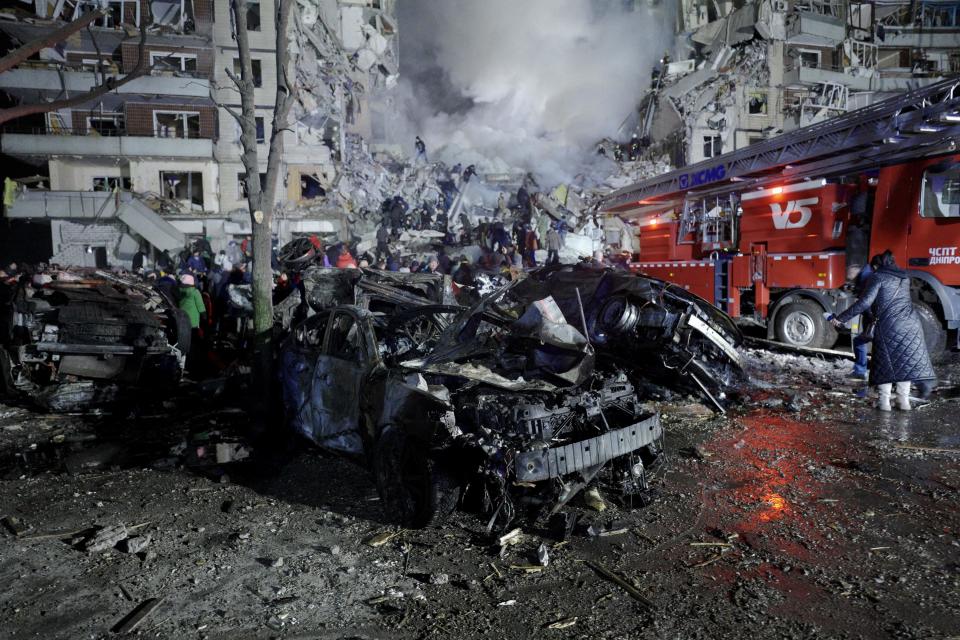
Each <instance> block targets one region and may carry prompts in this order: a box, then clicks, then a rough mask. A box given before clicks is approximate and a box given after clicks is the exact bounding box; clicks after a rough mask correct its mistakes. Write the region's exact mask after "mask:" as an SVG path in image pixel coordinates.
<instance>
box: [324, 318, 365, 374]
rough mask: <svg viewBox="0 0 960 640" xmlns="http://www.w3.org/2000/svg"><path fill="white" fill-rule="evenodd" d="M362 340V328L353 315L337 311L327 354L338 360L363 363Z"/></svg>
mask: <svg viewBox="0 0 960 640" xmlns="http://www.w3.org/2000/svg"><path fill="white" fill-rule="evenodd" d="M361 342H362V341H361V332H360V328H359V327H358V326H357V323H356V322H355V321H354V319H353V316H351V315H350V314H349V313H344V312H337V313H335V314H334V316H333V326H332V327H331V328H330V342H329V344H328V346H327V355H329V356H330V357H331V358H336V359H338V360H347V361H349V362H357V363H361V362H363V356H364V353H363V345H362V344H361Z"/></svg>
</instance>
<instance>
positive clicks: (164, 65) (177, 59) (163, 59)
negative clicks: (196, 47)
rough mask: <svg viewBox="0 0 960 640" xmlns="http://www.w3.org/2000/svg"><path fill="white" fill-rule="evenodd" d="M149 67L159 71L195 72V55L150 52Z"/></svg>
mask: <svg viewBox="0 0 960 640" xmlns="http://www.w3.org/2000/svg"><path fill="white" fill-rule="evenodd" d="M150 66H151V67H153V68H155V69H159V70H161V71H181V72H183V73H196V72H197V55H196V54H194V53H167V52H164V51H151V52H150Z"/></svg>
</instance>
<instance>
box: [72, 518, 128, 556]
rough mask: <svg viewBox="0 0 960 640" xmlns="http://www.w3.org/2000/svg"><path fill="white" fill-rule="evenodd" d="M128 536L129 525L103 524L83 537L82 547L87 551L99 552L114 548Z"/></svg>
mask: <svg viewBox="0 0 960 640" xmlns="http://www.w3.org/2000/svg"><path fill="white" fill-rule="evenodd" d="M127 536H128V533H127V527H126V526H124V525H123V524H116V525H107V526H101V527H98V528H97V529H96V530H94V531H93V532H92V533H91V534H90V535H89V536H88V537H86V538H85V539H83V540H82V541H81V542H80V547H81V548H82V549H83V550H84V551H86V552H87V553H99V552H101V551H106V550H108V549H112V548H114V547H115V546H117V544H118V543H119V542H120V541H122V540H126V538H127Z"/></svg>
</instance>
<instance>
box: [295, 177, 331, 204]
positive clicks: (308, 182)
mask: <svg viewBox="0 0 960 640" xmlns="http://www.w3.org/2000/svg"><path fill="white" fill-rule="evenodd" d="M325 195H327V192H326V191H325V190H324V188H323V187H322V186H320V181H319V180H317V178H316V176H312V175H310V174H309V173H301V174H300V199H301V200H312V199H314V198H319V197H321V196H325Z"/></svg>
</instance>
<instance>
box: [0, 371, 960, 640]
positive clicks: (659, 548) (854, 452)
mask: <svg viewBox="0 0 960 640" xmlns="http://www.w3.org/2000/svg"><path fill="white" fill-rule="evenodd" d="M750 362H751V368H752V374H753V376H754V379H755V380H756V381H757V387H756V388H755V389H751V390H748V391H747V392H746V393H747V394H748V395H749V396H750V397H749V398H748V399H747V401H746V402H745V403H744V405H743V407H742V408H741V409H739V410H737V411H735V412H733V413H731V414H730V415H729V416H727V417H715V416H713V415H712V414H710V413H709V412H708V411H706V410H704V409H703V407H701V406H699V405H697V404H691V403H689V402H681V403H672V404H664V405H662V406H661V409H662V411H663V412H664V419H665V423H666V425H667V432H668V441H667V445H668V452H669V454H670V461H669V466H668V467H666V469H665V471H664V472H663V473H662V474H661V475H659V476H658V477H657V479H656V481H655V484H656V486H657V491H656V496H655V499H654V501H653V502H652V503H651V504H649V505H647V506H645V507H642V508H639V507H637V508H629V506H627V505H617V504H615V503H614V501H612V500H610V501H609V503H610V506H609V508H608V509H607V510H606V511H604V512H602V513H598V512H596V511H594V510H591V509H589V508H588V507H586V506H585V505H584V504H583V502H582V501H580V500H578V501H576V505H575V506H574V507H573V508H572V509H571V511H573V512H575V513H577V514H579V516H580V524H579V525H578V526H577V527H576V528H575V529H574V532H573V534H572V535H571V536H570V537H569V538H568V539H567V540H566V541H563V542H558V541H557V540H556V539H553V538H551V537H550V532H548V531H547V530H546V529H542V528H538V527H526V528H525V529H524V532H523V536H522V537H521V538H520V540H519V542H517V543H516V544H513V545H507V546H506V547H505V548H504V550H503V551H502V552H501V548H500V546H499V545H498V544H491V540H490V538H488V537H487V536H486V535H485V534H484V531H483V529H484V523H483V522H481V520H480V519H479V518H478V517H476V516H475V515H474V514H470V513H461V514H457V515H456V516H454V518H453V519H452V520H451V521H448V522H447V523H446V524H445V525H443V526H442V527H440V528H433V529H426V530H419V531H404V532H400V533H398V534H397V535H396V536H394V537H392V538H390V539H389V540H387V541H386V542H384V543H383V544H380V545H379V546H371V538H374V541H373V542H374V543H376V542H381V541H383V539H384V538H386V537H387V536H379V538H378V535H379V534H382V533H384V532H389V531H392V529H391V528H390V527H389V526H388V525H387V524H385V523H384V521H383V516H382V513H381V508H380V505H379V503H378V498H377V493H376V490H375V488H374V484H373V481H372V478H371V477H369V475H368V474H367V473H366V472H365V471H363V470H362V469H361V468H360V467H358V466H355V465H353V464H352V463H350V462H347V461H345V460H342V459H339V458H335V457H329V456H325V455H323V454H320V453H317V452H314V451H304V452H302V453H300V454H297V455H295V456H294V457H293V458H292V459H291V460H289V463H288V464H287V465H286V466H285V467H284V468H283V469H282V470H281V471H280V472H279V473H278V474H276V475H273V476H270V477H264V476H262V475H259V474H256V473H254V472H253V471H254V470H253V469H252V468H250V467H248V466H245V465H246V463H244V462H240V463H231V464H226V465H219V466H218V465H216V464H214V463H213V462H209V463H208V462H205V461H206V460H207V459H208V456H210V455H212V454H211V452H210V450H211V449H212V448H214V445H213V444H212V443H214V442H215V441H217V440H218V439H219V440H220V441H228V440H230V432H231V431H232V430H233V429H234V428H236V427H238V426H240V425H242V421H243V419H244V416H243V414H242V413H239V412H237V411H235V410H229V409H223V410H214V409H212V408H211V405H210V403H207V402H205V401H204V400H203V399H202V398H201V397H199V396H189V397H186V398H185V399H183V400H182V401H180V402H178V403H177V404H176V406H173V405H168V407H167V409H166V410H164V411H158V412H156V413H153V414H149V413H146V412H145V411H144V410H143V409H142V408H141V410H140V411H139V415H138V416H137V418H136V420H128V419H126V418H123V419H121V418H120V416H119V415H117V416H114V417H113V418H91V417H81V416H60V417H54V416H37V415H33V414H30V413H27V412H26V411H24V410H21V409H15V408H2V409H0V438H2V440H0V446H2V456H3V458H2V459H3V472H4V473H5V477H4V480H3V481H2V485H0V486H2V491H0V515H2V516H7V517H9V516H14V517H16V518H18V519H19V520H20V523H19V526H20V527H23V529H22V530H21V534H20V536H19V537H14V535H13V534H12V533H11V531H9V530H4V532H3V533H4V535H5V536H6V537H5V539H3V540H0V581H2V583H3V584H4V591H3V594H2V595H0V628H2V629H3V634H2V635H3V636H4V637H10V638H27V637H43V638H80V637H93V638H98V637H110V636H112V635H115V634H113V633H111V628H114V627H115V626H116V625H118V623H120V622H121V621H122V620H123V619H124V618H125V616H127V615H128V614H129V613H130V612H131V611H133V610H134V609H135V608H136V607H137V606H138V605H139V604H140V603H141V602H143V601H145V600H147V599H149V598H162V599H163V600H162V602H160V604H159V606H158V607H157V608H156V609H154V610H153V611H152V612H151V613H150V614H149V615H148V616H147V617H145V618H144V619H143V621H142V622H141V623H140V624H139V626H138V627H137V629H136V631H135V632H134V633H140V634H142V635H143V636H144V637H163V638H192V637H196V638H211V639H213V638H238V637H243V638H261V637H262V638H269V637H283V638H351V637H352V638H423V637H438V638H439V637H459V638H464V639H466V638H487V637H489V638H503V637H517V638H524V637H578V638H579V637H582V638H598V637H602V638H664V637H675V638H719V637H724V638H744V637H755V638H769V637H777V638H783V637H791V638H793V637H831V638H881V637H896V638H947V637H956V635H957V634H958V633H960V632H958V630H960V604H958V601H957V597H956V594H957V593H958V592H960V509H958V501H957V497H958V488H960V432H958V428H957V426H956V425H957V421H956V417H955V416H956V412H957V407H958V406H960V405H958V401H960V394H958V393H956V391H955V387H954V386H953V385H954V384H955V383H956V380H955V379H956V378H958V377H960V367H958V366H957V364H956V363H953V364H952V365H948V366H946V367H944V368H943V369H941V373H943V374H944V378H945V381H944V385H945V387H946V388H945V389H944V390H942V391H941V393H940V395H939V396H938V397H937V399H936V400H935V401H934V402H933V403H932V404H930V405H927V406H923V407H921V408H918V409H916V410H914V411H913V412H912V413H909V414H908V413H902V412H894V413H891V414H880V413H879V412H876V411H874V410H873V409H870V408H868V407H867V406H866V401H865V400H861V399H857V398H855V397H854V396H853V395H852V392H853V390H854V389H853V386H852V385H850V384H849V383H846V382H844V381H843V378H842V374H843V373H844V372H845V371H846V369H847V364H846V363H837V364H832V363H824V362H819V361H811V360H807V359H803V358H792V357H789V356H772V355H770V354H766V353H762V352H751V355H750ZM951 376H952V377H951ZM124 413H125V412H124ZM135 413H136V412H135ZM92 433H96V436H97V440H91V439H90V438H92V435H90V434H92ZM218 433H219V435H218ZM184 435H186V436H187V438H188V439H187V441H185V442H184V443H183V444H182V445H180V446H178V443H179V442H180V441H181V439H182V438H183V437H184ZM204 442H207V443H208V444H207V445H204V444H203V443H204ZM30 443H37V447H36V448H33V449H31V447H30ZM171 447H173V449H172V450H173V452H174V453H171ZM224 473H225V474H228V477H223V474H224ZM6 523H7V525H8V527H9V525H10V524H11V521H10V520H9V519H8V520H7V521H6ZM118 523H123V524H124V525H126V527H128V534H129V535H131V536H133V535H139V536H148V535H149V536H150V542H149V544H148V545H147V546H146V547H145V548H144V549H143V550H142V551H140V553H139V554H136V553H124V552H122V551H120V550H119V549H110V550H106V551H99V552H95V553H89V552H86V551H81V550H78V548H76V546H71V545H70V544H69V543H70V541H71V538H72V537H73V535H74V532H77V531H81V530H84V529H87V528H89V527H91V526H93V525H116V524H118ZM13 524H14V525H15V526H17V523H13ZM590 525H602V526H604V527H605V528H606V533H607V534H609V535H602V536H596V537H591V536H590V535H589V533H588V532H587V528H588V527H589V526H590ZM129 529H133V530H132V531H130V530H129ZM542 543H545V544H546V549H547V552H548V555H549V563H548V564H547V566H545V567H544V566H541V562H540V559H539V558H538V549H539V548H540V546H541V544H542ZM121 546H122V544H121ZM598 569H599V571H598ZM604 570H606V571H609V572H614V573H615V574H618V575H619V576H621V577H622V578H623V579H624V580H626V582H627V583H628V584H629V585H632V586H633V587H635V589H636V591H637V592H638V593H639V595H640V596H642V598H643V599H644V600H645V602H641V601H640V600H639V599H635V598H633V597H631V595H629V594H628V592H627V591H626V590H625V589H624V588H622V586H620V585H618V584H615V583H614V582H612V581H611V580H610V579H609V577H604V576H603V575H601V574H602V573H603V572H604ZM551 625H552V628H551Z"/></svg>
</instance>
